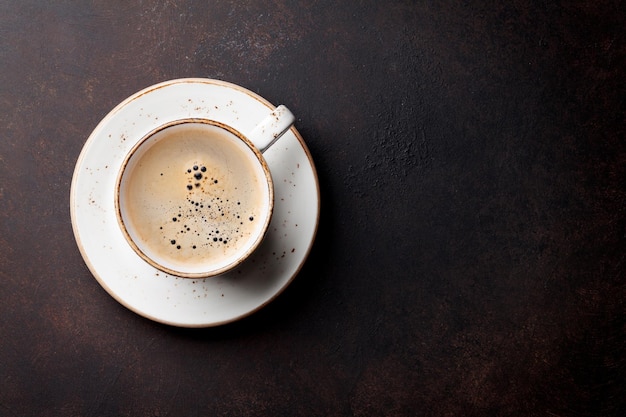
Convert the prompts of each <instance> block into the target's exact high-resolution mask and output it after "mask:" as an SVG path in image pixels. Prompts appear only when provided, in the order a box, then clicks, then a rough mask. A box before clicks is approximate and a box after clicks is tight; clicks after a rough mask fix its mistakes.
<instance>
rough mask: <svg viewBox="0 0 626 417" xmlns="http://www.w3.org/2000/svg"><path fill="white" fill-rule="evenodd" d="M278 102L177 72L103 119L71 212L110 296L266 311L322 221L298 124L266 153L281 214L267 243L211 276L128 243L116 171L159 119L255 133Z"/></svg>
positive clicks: (190, 321)
mask: <svg viewBox="0 0 626 417" xmlns="http://www.w3.org/2000/svg"><path fill="white" fill-rule="evenodd" d="M273 109H274V106H272V105H271V104H270V103H268V102H267V101H266V100H264V99H263V98H261V97H259V96H258V95H256V94H255V93H253V92H251V91H248V90H246V89H244V88H242V87H239V86H236V85H234V84H230V83H226V82H223V81H216V80H209V79H195V78H194V79H179V80H172V81H167V82H164V83H161V84H157V85H155V86H152V87H149V88H147V89H145V90H142V91H140V92H138V93H136V94H134V95H133V96H131V97H129V98H128V99H126V100H125V101H123V102H122V103H121V104H120V105H118V106H117V107H116V108H115V109H113V110H112V111H111V112H110V113H109V114H108V115H107V116H106V117H105V118H104V119H103V120H102V121H101V122H100V124H99V125H98V126H97V127H96V129H95V130H94V131H93V133H92V134H91V136H90V137H89V139H88V140H87V142H86V143H85V146H84V147H83V150H82V152H81V154H80V156H79V158H78V162H77V163H76V168H75V170H74V176H73V179H72V187H71V192H70V213H71V218H72V227H73V229H74V236H75V237H76V241H77V243H78V247H79V249H80V252H81V254H82V256H83V259H84V260H85V263H86V264H87V266H88V267H89V269H90V270H91V272H92V273H93V275H94V276H95V278H96V279H97V280H98V282H99V283H100V285H102V287H103V288H104V289H105V290H106V291H107V292H108V293H109V294H110V295H111V296H112V297H114V298H115V299H116V300H117V301H119V302H120V303H121V304H123V305H124V306H126V307H127V308H129V309H130V310H132V311H134V312H136V313H138V314H140V315H142V316H144V317H147V318H149V319H151V320H155V321H157V322H161V323H165V324H170V325H174V326H181V327H208V326H216V325H220V324H225V323H228V322H232V321H235V320H238V319H240V318H242V317H245V316H247V315H249V314H251V313H253V312H255V311H257V310H259V309H260V308H262V307H263V306H265V305H267V304H268V303H269V302H270V301H272V300H273V299H274V298H275V297H276V296H277V295H278V294H280V293H281V292H282V291H283V290H284V289H285V288H286V287H287V286H288V285H289V283H290V282H291V281H292V280H293V278H294V277H295V276H296V274H297V273H298V271H299V270H300V268H301V267H302V265H303V264H304V262H305V260H306V257H307V256H308V253H309V251H310V249H311V246H312V244H313V240H314V238H315V233H316V231H317V225H318V220H319V183H318V179H317V174H316V172H315V166H314V165H313V160H312V159H311V155H310V153H309V151H308V149H307V147H306V144H305V143H304V140H303V139H302V137H301V136H300V134H299V133H298V131H297V130H296V129H295V128H294V127H292V128H291V130H290V131H289V132H287V133H286V134H285V135H284V136H283V137H282V138H281V139H280V140H279V142H278V143H276V144H275V145H274V146H273V147H272V148H270V149H269V150H267V151H266V152H265V153H264V157H265V159H266V161H267V163H268V165H269V167H270V171H271V174H272V177H273V180H274V187H275V188H274V191H275V209H274V210H275V211H274V215H273V218H272V222H271V224H270V227H269V230H268V234H267V236H266V238H265V240H264V241H263V243H262V244H261V246H260V247H259V248H258V249H257V250H256V251H255V253H254V254H253V255H252V256H251V257H250V258H249V259H247V260H246V261H245V262H244V263H243V264H242V265H241V266H240V267H238V268H237V269H236V270H234V271H231V272H229V273H227V274H224V275H221V276H218V277H213V278H205V279H189V278H180V277H177V276H173V275H168V274H165V273H163V272H161V271H159V270H158V269H156V268H154V267H152V266H150V265H149V264H148V263H147V262H146V261H144V260H143V259H141V258H140V257H139V256H138V255H137V254H136V253H135V251H134V250H133V249H132V248H131V247H130V246H129V244H128V242H127V241H126V239H125V238H124V235H123V233H122V231H121V230H120V228H119V226H118V223H117V219H116V213H115V207H114V189H115V180H116V176H117V174H118V171H119V169H120V167H121V164H122V163H123V161H124V158H125V156H126V154H127V153H128V151H129V150H130V149H131V148H132V147H133V146H134V145H135V143H136V142H137V141H139V140H140V139H141V138H142V137H143V136H144V135H145V134H147V133H148V132H150V131H151V130H153V129H154V128H156V127H158V126H160V125H163V124H165V123H167V122H169V121H173V120H178V119H184V118H207V119H212V120H217V121H219V122H222V123H225V124H229V125H231V126H233V127H234V128H235V129H237V130H239V131H240V132H249V131H251V130H252V129H253V128H254V127H255V125H256V124H257V123H258V122H259V121H260V120H262V119H263V118H264V117H265V116H266V115H267V114H268V113H269V112H270V111H271V110H273Z"/></svg>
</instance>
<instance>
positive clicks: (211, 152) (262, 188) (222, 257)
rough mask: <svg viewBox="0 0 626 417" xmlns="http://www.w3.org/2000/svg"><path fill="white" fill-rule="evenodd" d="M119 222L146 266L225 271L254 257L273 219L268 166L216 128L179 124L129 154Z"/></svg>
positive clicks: (237, 137)
mask: <svg viewBox="0 0 626 417" xmlns="http://www.w3.org/2000/svg"><path fill="white" fill-rule="evenodd" d="M118 182H119V188H118V192H119V194H118V215H119V217H120V220H121V223H122V225H123V228H124V230H125V231H126V233H127V234H128V235H127V237H129V242H130V243H131V245H132V246H133V247H134V248H135V250H137V251H138V252H139V253H140V255H142V256H143V257H144V258H145V259H146V260H147V261H148V262H150V263H152V264H153V265H154V266H157V267H158V268H160V269H163V270H165V271H168V272H173V273H179V274H180V272H182V274H180V275H183V276H186V274H188V275H189V276H194V275H202V274H204V273H205V272H212V271H219V270H221V269H227V268H228V267H229V266H231V265H232V264H233V263H236V262H237V261H238V260H239V259H241V258H242V256H243V255H245V254H246V253H247V252H250V251H252V250H254V248H255V247H256V245H257V244H258V241H259V240H260V239H261V238H262V236H263V231H264V229H265V228H266V227H267V225H268V223H269V219H270V216H271V212H272V201H273V191H272V189H273V188H272V183H271V178H270V175H269V171H268V168H267V166H266V165H265V163H264V161H263V159H262V157H260V154H259V153H258V151H256V150H254V148H253V146H252V145H251V144H250V143H249V142H248V141H247V140H246V139H245V138H243V136H241V135H240V134H238V133H237V132H235V131H234V130H232V129H231V128H228V127H226V126H224V125H221V124H219V123H217V122H210V121H197V120H194V121H179V122H175V123H174V124H172V125H170V126H166V127H163V128H161V129H159V130H158V131H157V132H155V133H153V134H150V135H148V136H147V138H146V139H145V140H143V141H142V142H140V143H139V145H138V146H137V147H136V149H135V150H134V151H131V154H130V157H129V158H128V160H127V163H126V165H125V168H123V169H122V174H121V175H120V178H119V180H118Z"/></svg>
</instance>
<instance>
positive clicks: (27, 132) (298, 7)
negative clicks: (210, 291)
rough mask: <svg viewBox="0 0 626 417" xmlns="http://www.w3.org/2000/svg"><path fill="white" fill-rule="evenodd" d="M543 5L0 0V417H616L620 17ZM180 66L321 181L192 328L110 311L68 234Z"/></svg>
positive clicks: (607, 4)
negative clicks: (218, 312)
mask: <svg viewBox="0 0 626 417" xmlns="http://www.w3.org/2000/svg"><path fill="white" fill-rule="evenodd" d="M501 3H502V4H501ZM560 3H561V2H543V1H528V2H478V1H470V2H450V1H440V2H426V1H423V2H409V1H400V0H394V1H391V2H375V1H364V2H358V4H357V3H356V2H334V1H307V0H303V1H280V0H279V1H275V2H264V1H261V2H248V1H245V2H239V1H217V2H204V1H195V0H191V1H161V0H158V1H153V2H133V3H132V4H129V2H123V1H113V2H105V1H86V2H73V1H63V0H53V1H49V2H45V3H43V2H38V1H32V0H31V1H16V0H14V1H2V2H0V209H1V210H0V299H1V303H0V316H1V317H2V319H1V320H0V386H1V389H0V415H3V416H29V415H32V416H40V415H48V416H86V415H98V416H102V415H116V416H121V415H134V416H139V415H141V416H165V415H329V416H330V415H337V416H339V415H407V416H409V415H423V416H453V415H465V416H484V415H525V416H535V415H536V416H545V415H554V416H569V415H576V416H595V415H602V416H617V415H621V411H622V410H623V409H625V408H626V403H625V400H624V392H625V388H626V386H625V385H624V380H625V378H626V369H625V368H626V364H625V359H624V351H625V347H626V346H625V337H624V336H625V320H624V315H625V310H626V309H625V307H624V300H625V299H626V289H625V284H624V281H625V277H626V265H625V264H624V259H625V253H626V252H625V251H626V212H625V207H626V187H625V185H624V184H625V183H626V141H625V140H624V138H625V137H626V132H625V128H624V120H625V111H626V108H625V102H624V71H625V70H626V62H625V58H626V41H625V33H626V32H624V30H623V27H624V21H625V19H624V16H625V13H626V10H624V5H623V3H622V2H618V1H610V0H603V1H593V2H592V1H586V2H585V1H577V2H562V3H563V4H560ZM179 77H209V78H218V79H224V80H226V81H230V82H234V83H238V84H240V85H242V86H244V87H246V88H249V89H251V90H253V91H255V92H257V93H259V94H260V95H262V96H264V97H266V98H267V99H268V100H270V101H272V102H274V103H279V102H280V103H284V104H286V105H287V106H288V107H290V109H291V110H292V111H293V112H294V114H295V115H296V117H297V121H296V125H297V127H298V129H299V130H300V132H301V133H302V135H303V137H304V138H305V140H306V141H307V144H308V145H309V147H310V150H311V153H312V155H313V157H314V159H315V162H316V165H317V169H318V173H319V176H320V184H321V193H322V215H321V220H320V229H319V233H318V237H317V240H316V243H315V246H314V248H313V251H312V253H311V256H310V258H309V260H308V262H307V263H306V264H305V266H304V268H303V270H302V271H301V273H300V274H299V276H298V277H297V278H296V279H295V281H294V283H293V284H292V285H291V286H290V288H288V290H287V291H286V292H285V293H283V294H282V295H281V296H280V297H279V298H278V299H277V300H276V301H274V302H273V303H272V304H271V305H269V306H268V307H266V308H265V309H263V310H262V311H260V312H258V313H256V314H255V315H253V316H251V317H249V318H247V319H245V320H243V321H240V322H237V323H234V324H231V325H228V326H225V327H220V328H214V329H200V330H198V329H195V330H190V329H187V330H185V329H177V328H170V327H167V326H163V325H159V324H156V323H153V322H150V321H148V320H146V319H143V318H141V317H139V316H137V315H135V314H133V313H131V312H130V311H128V310H126V309H125V308H124V307H122V306H121V305H119V304H118V303H116V302H115V301H114V300H113V299H112V298H111V297H109V296H108V295H107V294H106V293H105V292H104V291H103V290H102V288H101V287H100V286H99V285H98V284H97V282H96V281H95V280H94V279H93V278H92V277H91V275H90V273H89V271H88V270H87V268H86V267H85V265H84V263H83V261H82V259H81V257H80V254H79V252H78V249H77V248H76V244H75V242H74V238H73V235H72V228H71V224H70V218H69V208H68V201H69V186H70V179H71V176H72V171H73V168H74V164H75V162H76V158H77V157H78V154H79V152H80V150H81V147H82V145H83V143H84V141H85V140H86V138H87V136H88V135H89V133H90V132H91V130H92V129H93V128H94V127H95V126H96V124H97V123H98V121H99V120H100V119H101V118H102V117H103V116H104V115H105V114H106V113H107V112H108V111H109V110H110V109H111V108H113V107H114V106H115V105H116V104H118V103H119V102H120V101H121V100H122V99H124V98H126V97H127V96H129V95H131V94H132V93H134V92H136V91H138V90H140V89H142V88H144V87H147V86H149V85H151V84H154V83H157V82H160V81H164V80H166V79H172V78H179Z"/></svg>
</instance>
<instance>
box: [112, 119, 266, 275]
mask: <svg viewBox="0 0 626 417" xmlns="http://www.w3.org/2000/svg"><path fill="white" fill-rule="evenodd" d="M187 123H200V124H206V125H211V126H215V127H218V128H221V129H224V130H226V131H227V132H229V133H231V134H232V135H234V136H235V137H237V138H238V139H239V140H241V141H242V142H243V143H244V144H245V145H246V146H247V147H248V148H249V149H250V150H251V151H252V152H253V154H254V155H255V156H256V159H257V161H258V162H259V164H260V165H261V168H262V170H263V173H264V174H265V175H264V177H265V181H264V184H265V185H266V186H267V190H268V204H267V210H266V213H265V220H264V223H263V226H262V228H261V229H260V232H259V233H258V234H257V236H256V239H254V242H253V243H252V244H251V245H248V246H247V247H246V250H245V251H243V252H242V253H241V254H240V255H239V256H237V257H236V259H234V260H233V261H232V262H230V263H228V264H226V265H223V266H221V267H219V268H214V269H211V270H208V271H204V272H187V271H179V270H176V269H173V268H169V267H167V266H165V265H162V264H160V263H159V262H157V261H155V260H154V259H153V258H152V257H150V256H148V255H147V254H146V253H145V252H144V251H143V250H142V249H141V248H140V247H139V246H138V245H137V243H136V242H135V240H134V239H133V238H132V236H131V235H130V233H129V231H128V229H127V227H126V224H125V222H124V218H123V216H122V207H121V206H122V205H121V203H120V194H121V186H122V177H123V176H124V172H125V171H126V168H127V166H128V164H129V162H130V160H131V159H132V157H133V155H135V154H136V152H137V151H138V150H139V148H141V146H142V145H143V144H144V143H146V142H147V141H148V140H149V139H150V138H151V137H153V136H154V135H156V134H157V133H159V132H161V131H163V130H165V129H168V128H171V127H174V126H178V125H182V124H187ZM114 190H115V191H114V193H115V199H114V205H115V215H116V218H117V222H118V226H119V227H120V230H121V231H122V234H123V235H124V238H125V239H126V241H127V242H128V244H129V245H130V246H131V248H132V249H133V250H134V251H135V252H136V253H137V254H138V255H139V256H140V257H141V258H142V259H143V260H144V261H146V262H147V263H148V264H150V265H151V266H153V267H155V268H157V269H159V270H160V271H163V272H165V273H167V274H169V275H173V276H177V277H181V278H196V279H200V278H211V277H215V276H218V275H222V274H224V273H226V272H228V271H231V270H233V269H234V268H236V267H237V266H239V265H240V264H241V263H243V262H244V261H245V260H246V259H247V258H248V257H250V255H251V254H252V253H253V252H254V251H255V250H256V249H257V248H258V247H259V245H260V244H261V242H262V241H263V239H264V238H265V236H266V235H267V230H268V229H269V225H270V222H271V220H272V216H273V212H274V183H273V180H272V174H271V171H270V169H269V166H268V165H267V162H266V161H265V158H264V157H263V154H262V153H261V151H260V150H259V149H258V148H257V147H256V146H255V145H254V144H253V143H252V141H251V140H250V139H248V138H247V137H246V136H245V135H244V134H242V133H241V132H239V131H238V130H237V129H235V128H233V127H232V126H229V125H227V124H225V123H222V122H219V121H217V120H212V119H206V118H197V117H194V118H182V119H177V120H173V121H170V122H167V123H164V124H163V125H160V126H158V127H156V128H154V129H152V130H151V131H149V132H148V133H146V134H145V135H144V136H143V137H142V138H141V139H140V140H138V141H137V143H135V144H134V145H133V147H132V148H131V149H130V150H129V151H128V152H127V154H126V155H125V157H124V161H123V162H122V165H121V167H120V169H119V171H118V173H117V177H116V180H115V189H114Z"/></svg>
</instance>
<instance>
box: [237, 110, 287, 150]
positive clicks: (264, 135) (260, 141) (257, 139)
mask: <svg viewBox="0 0 626 417" xmlns="http://www.w3.org/2000/svg"><path fill="white" fill-rule="evenodd" d="M295 120H296V118H295V116H294V115H293V113H291V111H289V109H288V108H287V107H285V106H283V105H282V104H281V105H280V106H278V107H276V108H275V109H274V110H273V111H272V112H271V113H270V114H269V115H268V116H267V117H266V118H265V119H263V120H261V122H260V123H259V124H258V125H256V127H255V128H254V129H252V132H250V133H249V134H248V138H250V140H251V141H252V143H254V144H255V145H256V147H257V148H259V150H260V151H261V153H263V152H265V151H266V150H267V149H269V147H270V146H272V145H273V144H274V142H276V141H277V140H278V139H279V138H280V137H281V136H282V135H284V134H285V132H287V131H288V130H289V129H290V128H291V125H293V122H294V121H295Z"/></svg>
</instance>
